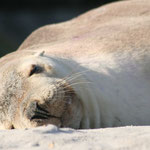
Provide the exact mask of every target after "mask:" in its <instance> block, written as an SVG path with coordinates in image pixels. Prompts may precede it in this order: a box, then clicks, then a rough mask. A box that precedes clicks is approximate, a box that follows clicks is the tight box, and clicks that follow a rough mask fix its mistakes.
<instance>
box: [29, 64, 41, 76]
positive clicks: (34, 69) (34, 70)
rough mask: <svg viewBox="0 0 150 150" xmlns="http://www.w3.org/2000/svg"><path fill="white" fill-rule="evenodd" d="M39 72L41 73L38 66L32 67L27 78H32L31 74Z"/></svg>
mask: <svg viewBox="0 0 150 150" xmlns="http://www.w3.org/2000/svg"><path fill="white" fill-rule="evenodd" d="M41 72H42V68H41V67H40V66H37V65H32V66H31V70H30V73H29V76H32V75H33V74H36V73H41Z"/></svg>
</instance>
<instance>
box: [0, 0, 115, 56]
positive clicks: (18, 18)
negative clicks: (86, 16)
mask: <svg viewBox="0 0 150 150" xmlns="http://www.w3.org/2000/svg"><path fill="white" fill-rule="evenodd" d="M113 1H117V0H26V1H25V0H20V1H16V0H13V1H10V0H5V1H3V2H1V4H0V57H1V56H3V55H5V54H6V53H9V52H11V51H15V50H16V49H17V48H18V47H19V45H20V44H21V43H22V42H23V41H24V40H25V38H26V37H27V36H28V35H29V34H30V33H31V32H32V31H34V30H35V29H37V28H39V27H41V26H43V25H46V24H52V23H58V22H62V21H66V20H69V19H71V18H73V17H76V16H78V15H79V14H82V13H84V12H86V11H88V10H90V9H93V8H96V7H99V6H101V5H104V4H106V3H110V2H113Z"/></svg>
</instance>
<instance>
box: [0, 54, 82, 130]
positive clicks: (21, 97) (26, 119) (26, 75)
mask: <svg viewBox="0 0 150 150" xmlns="http://www.w3.org/2000/svg"><path fill="white" fill-rule="evenodd" d="M7 57H8V56H7ZM9 57H10V56H9ZM10 58H11V57H10ZM8 60H9V59H7V61H6V60H5V59H4V60H2V61H3V62H5V63H3V66H1V71H0V82H1V85H0V127H1V128H5V129H6V128H7V129H8V128H30V127H36V126H42V125H48V124H54V125H57V126H59V127H72V128H80V123H81V119H82V105H81V102H80V99H79V98H78V96H77V95H76V93H75V91H74V90H73V88H72V87H71V86H70V85H69V83H68V82H67V81H66V80H65V78H62V77H61V75H60V72H63V71H64V70H63V68H62V66H61V67H60V66H58V65H57V64H56V63H55V61H54V60H51V59H50V58H48V57H46V56H43V53H39V54H36V55H30V56H25V57H22V58H19V57H18V56H17V55H16V57H12V59H11V60H9V61H8ZM6 62H7V63H6Z"/></svg>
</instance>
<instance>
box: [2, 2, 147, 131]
mask: <svg viewBox="0 0 150 150" xmlns="http://www.w3.org/2000/svg"><path fill="white" fill-rule="evenodd" d="M149 49H150V1H149V0H129V1H120V2H117V3H111V4H108V5H105V6H102V7H100V8H97V9H94V10H91V11H89V12H87V13H85V14H83V15H81V16H79V17H77V18H74V19H72V20H70V21H67V22H63V23H59V24H53V25H46V26H44V27H41V28H39V29H38V30H36V31H34V32H33V33H32V34H31V35H30V36H29V37H28V38H27V39H26V40H25V41H24V42H23V44H22V45H21V46H20V47H19V49H18V50H17V51H16V52H14V53H11V54H8V55H6V56H5V57H3V58H1V59H0V82H1V85H0V112H1V113H0V128H8V129H10V128H12V127H15V128H26V127H27V128H29V127H36V126H39V125H47V124H51V123H52V124H55V125H57V126H60V127H66V126H67V127H72V128H98V127H110V126H111V127H112V126H123V125H149V124H150V118H149V116H150V111H149V110H150V109H149V108H150V102H149V97H150V95H149V90H150V50H149ZM43 51H44V52H45V53H44V52H43ZM35 66H39V67H41V69H42V71H41V72H38V73H36V74H33V76H31V77H30V75H31V74H32V70H33V69H34V67H35ZM60 81H61V84H57V83H59V82H60ZM87 83H91V85H89V84H87ZM64 87H65V88H64ZM15 93H16V94H15ZM55 100H56V101H55ZM36 102H37V103H36ZM36 104H39V105H40V107H42V108H44V109H46V110H47V111H48V113H49V114H50V117H49V119H47V120H44V119H43V120H42V121H41V120H40V121H41V122H39V120H34V119H33V120H34V121H32V119H31V118H32V117H33V116H32V115H33V114H32V113H34V112H35V110H36ZM5 106H6V107H5ZM37 107H38V106H37ZM34 109H35V110H34ZM32 110H34V111H32ZM6 114H7V115H6Z"/></svg>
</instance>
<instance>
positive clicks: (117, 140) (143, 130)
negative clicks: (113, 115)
mask: <svg viewBox="0 0 150 150" xmlns="http://www.w3.org/2000/svg"><path fill="white" fill-rule="evenodd" d="M50 149H54V150H57V149H58V150H149V149H150V126H143V127H141V126H137V127H135V126H134V127H133V126H129V127H119V128H105V129H90V130H73V129H68V128H66V129H58V128H57V127H56V126H53V125H49V126H47V127H38V128H33V129H25V130H18V129H14V130H0V150H50Z"/></svg>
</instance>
